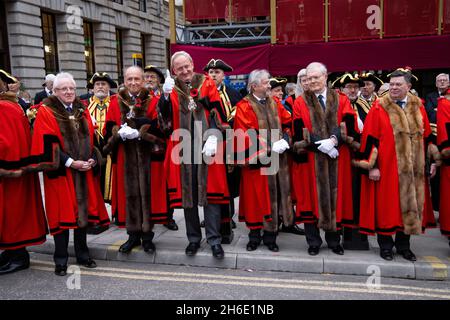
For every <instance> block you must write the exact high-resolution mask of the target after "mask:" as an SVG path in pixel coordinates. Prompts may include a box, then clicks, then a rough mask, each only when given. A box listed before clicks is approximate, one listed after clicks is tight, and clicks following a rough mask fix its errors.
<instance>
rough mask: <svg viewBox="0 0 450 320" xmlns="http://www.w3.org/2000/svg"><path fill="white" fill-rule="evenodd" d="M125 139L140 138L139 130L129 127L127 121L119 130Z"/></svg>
mask: <svg viewBox="0 0 450 320" xmlns="http://www.w3.org/2000/svg"><path fill="white" fill-rule="evenodd" d="M117 133H118V134H119V136H120V137H121V138H122V140H123V141H125V140H127V139H128V140H133V139H136V138H139V131H138V130H136V129H133V128H131V127H129V126H128V125H127V124H126V123H124V124H123V125H121V126H120V129H119V131H118V132H117Z"/></svg>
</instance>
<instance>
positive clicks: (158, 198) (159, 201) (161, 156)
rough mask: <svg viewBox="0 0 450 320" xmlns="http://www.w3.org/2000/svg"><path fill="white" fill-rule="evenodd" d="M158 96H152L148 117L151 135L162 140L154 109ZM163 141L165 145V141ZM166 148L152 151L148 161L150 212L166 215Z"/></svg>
mask: <svg viewBox="0 0 450 320" xmlns="http://www.w3.org/2000/svg"><path fill="white" fill-rule="evenodd" d="M159 97H160V96H153V98H152V101H151V102H150V105H149V110H148V117H149V118H150V119H151V120H152V127H153V129H154V130H153V133H154V134H155V135H158V136H159V137H160V138H163V137H164V136H163V133H162V132H161V131H160V130H159V129H157V128H158V114H157V111H156V107H157V105H158V102H159ZM164 140H165V142H166V143H165V145H167V141H166V139H164ZM166 151H167V150H166V148H159V147H157V149H156V150H155V149H153V152H152V157H151V160H150V166H151V173H152V174H151V178H150V179H151V186H150V189H151V191H152V197H151V206H152V212H154V213H164V214H165V215H167V214H168V210H169V195H168V186H167V175H166V171H165V169H164V161H165V158H166Z"/></svg>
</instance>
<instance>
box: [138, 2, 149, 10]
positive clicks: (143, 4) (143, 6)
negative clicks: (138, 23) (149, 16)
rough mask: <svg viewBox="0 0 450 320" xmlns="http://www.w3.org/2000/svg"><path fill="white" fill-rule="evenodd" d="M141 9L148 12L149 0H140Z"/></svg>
mask: <svg viewBox="0 0 450 320" xmlns="http://www.w3.org/2000/svg"><path fill="white" fill-rule="evenodd" d="M139 11H142V12H147V0H139Z"/></svg>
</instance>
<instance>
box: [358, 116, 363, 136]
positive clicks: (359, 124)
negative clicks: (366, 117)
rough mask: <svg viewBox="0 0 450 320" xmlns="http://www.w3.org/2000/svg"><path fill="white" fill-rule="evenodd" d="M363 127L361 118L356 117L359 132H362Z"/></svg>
mask: <svg viewBox="0 0 450 320" xmlns="http://www.w3.org/2000/svg"><path fill="white" fill-rule="evenodd" d="M363 128H364V123H363V122H362V120H361V119H360V118H359V117H358V129H359V132H362V131H363Z"/></svg>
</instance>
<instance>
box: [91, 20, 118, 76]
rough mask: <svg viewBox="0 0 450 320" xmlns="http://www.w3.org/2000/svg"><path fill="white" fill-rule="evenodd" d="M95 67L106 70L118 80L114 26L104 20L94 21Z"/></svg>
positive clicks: (101, 70)
mask: <svg viewBox="0 0 450 320" xmlns="http://www.w3.org/2000/svg"><path fill="white" fill-rule="evenodd" d="M93 28H94V46H95V68H96V70H97V71H99V72H107V73H108V74H109V75H110V76H111V77H112V79H113V80H115V81H118V79H117V78H118V72H117V55H116V28H115V27H114V25H112V24H107V23H104V22H100V23H94V25H93Z"/></svg>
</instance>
